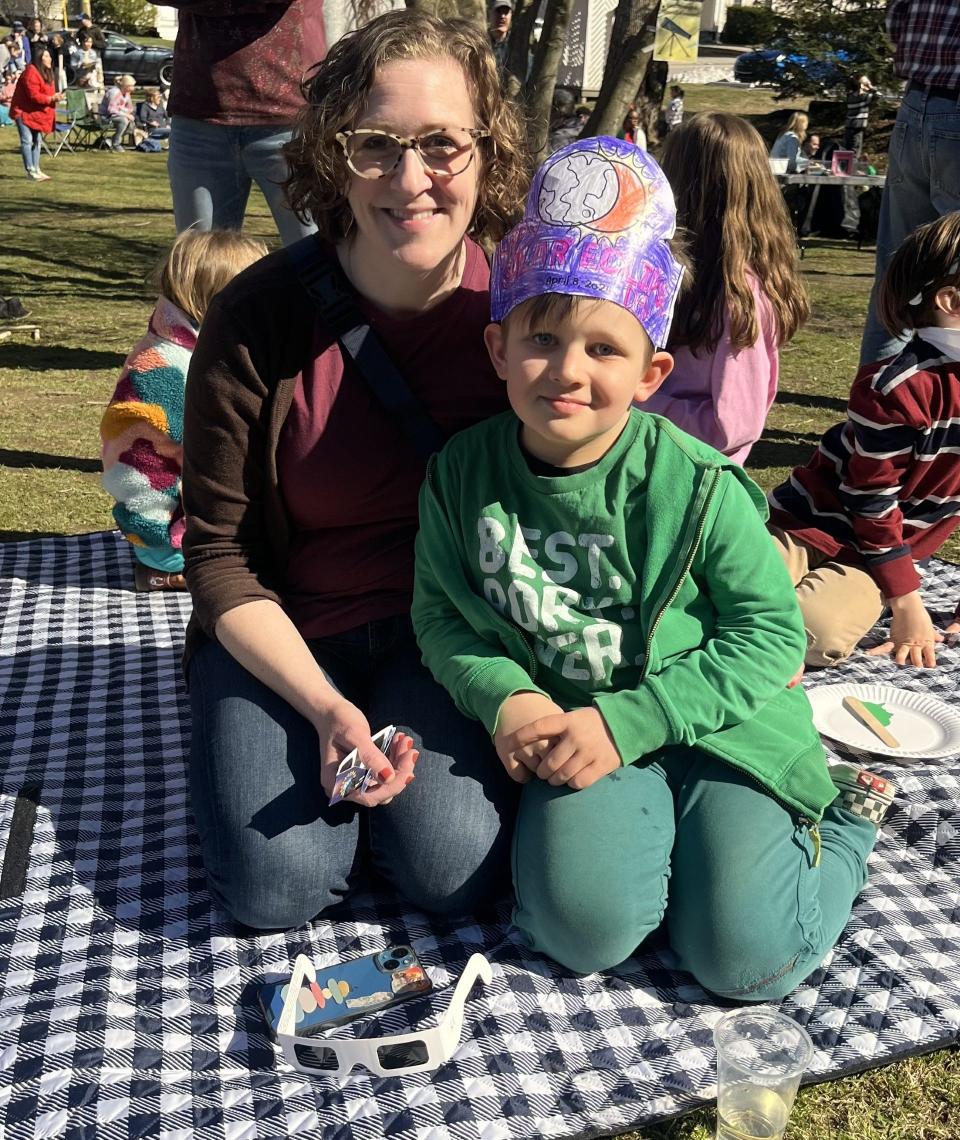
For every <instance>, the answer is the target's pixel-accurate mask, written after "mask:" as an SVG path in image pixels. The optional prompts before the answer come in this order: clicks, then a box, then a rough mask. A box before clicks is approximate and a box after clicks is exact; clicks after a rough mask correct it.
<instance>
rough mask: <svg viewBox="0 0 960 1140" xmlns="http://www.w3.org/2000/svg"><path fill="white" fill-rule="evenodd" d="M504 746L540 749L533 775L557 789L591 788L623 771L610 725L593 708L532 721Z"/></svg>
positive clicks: (515, 749)
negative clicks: (620, 770)
mask: <svg viewBox="0 0 960 1140" xmlns="http://www.w3.org/2000/svg"><path fill="white" fill-rule="evenodd" d="M504 746H505V748H507V749H509V750H511V751H514V752H516V751H518V750H519V751H522V750H523V749H525V748H529V747H534V748H537V749H538V751H539V753H540V757H541V759H540V763H539V764H538V766H537V769H536V772H535V773H534V774H535V775H536V776H537V777H539V779H541V780H546V781H547V783H548V784H552V785H553V786H554V787H560V786H561V785H563V784H566V785H567V787H569V788H574V789H576V790H579V789H582V788H589V787H590V785H591V784H595V783H596V782H597V780H599V779H600V778H601V777H603V776H606V775H609V773H610V772H615V771H616V770H617V769H618V768H620V767H622V765H621V762H620V753H619V752H618V751H617V746H616V745H615V744H614V742H613V737H612V736H611V735H610V730H609V729H608V728H607V722H606V721H605V720H604V719H603V717H602V716H601V715H600V713H599V711H598V710H597V709H595V708H593V706H592V705H591V706H588V707H586V708H582V709H574V710H573V712H568V713H565V712H561V713H559V714H558V715H553V716H545V717H541V718H540V719H539V720H535V721H532V722H531V723H530V724H526V725H524V726H523V727H522V728H520V729H518V730H517V731H516V732H515V733H514V734H513V736H512V737H510V738H509V739H508V740H506V741H504Z"/></svg>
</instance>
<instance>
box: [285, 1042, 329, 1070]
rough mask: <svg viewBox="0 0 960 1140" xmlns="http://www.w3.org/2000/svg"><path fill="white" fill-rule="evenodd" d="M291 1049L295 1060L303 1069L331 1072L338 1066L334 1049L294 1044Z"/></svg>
mask: <svg viewBox="0 0 960 1140" xmlns="http://www.w3.org/2000/svg"><path fill="white" fill-rule="evenodd" d="M293 1051H294V1053H295V1054H296V1057H297V1060H298V1061H299V1062H300V1064H301V1065H302V1066H303V1067H304V1068H305V1069H316V1070H317V1071H318V1072H332V1071H333V1070H334V1069H337V1068H339V1067H340V1062H339V1061H338V1060H337V1054H336V1050H334V1049H323V1048H321V1047H320V1046H319V1045H316V1046H314V1045H294V1047H293Z"/></svg>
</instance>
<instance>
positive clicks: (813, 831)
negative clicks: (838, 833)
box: [641, 471, 820, 867]
mask: <svg viewBox="0 0 960 1140" xmlns="http://www.w3.org/2000/svg"><path fill="white" fill-rule="evenodd" d="M719 482H720V472H719V471H715V472H714V478H713V483H712V485H711V487H710V490H709V491H708V492H707V498H706V500H705V502H704V504H703V510H702V511H701V513H700V519H699V522H698V523H697V530H696V534H695V535H694V539H693V542H692V543H691V545H690V553H689V554H688V555H687V559H686V562H685V563H684V565H683V569H682V570H681V572H680V575H679V576H678V578H677V581H676V584H675V585H674V587H673V589H672V590H671V591H670V594H669V596H668V597H667V600H666V601H665V602H664V603H663V605H662V606H661V607H660V609H659V610H658V611H657V616H656V617H655V618H654V619H653V624H652V625H651V626H650V632H649V633H648V634H647V643H646V656H645V658H644V662H643V677H646V675H647V670H648V669H649V668H650V646H651V645H652V644H653V638H654V635H655V634H656V632H657V627H658V626H659V625H660V620H661V618H662V617H663V615H664V614H665V613H666V612H667V610H668V609H669V608H670V607H671V606H672V605H673V602H674V600H675V599H676V596H677V594H679V593H680V588H681V587H682V586H683V580H684V579H685V578H686V576H687V575H688V574H689V573H690V567H691V566H692V565H693V560H694V558H696V556H697V551H698V550H699V549H700V540H701V539H702V538H703V531H704V528H705V527H706V525H707V515H708V514H709V512H710V504H711V502H713V496H714V494H715V493H716V490H717V484H718V483H719ZM641 679H642V678H641ZM737 771H738V772H740V773H742V774H743V775H744V776H746V778H747V779H748V780H750V781H751V782H752V783H754V784H756V785H757V787H758V788H759V789H760V790H761V791H762V792H764V793H766V794H767V795H769V796H773V798H774V799H775V800H778V802H780V803H783V800H781V799H780V798H779V796H777V795H776V793H775V792H773V791H772V790H771V789H770V788H768V787H767V785H766V784H764V783H763V782H762V781H761V780H758V779H757V777H756V776H753V775H751V774H750V773H749V772H746V771H744V770H743V768H737ZM783 806H784V807H785V808H786V809H787V810H788V811H793V810H795V809H793V808H791V807H790V806H789V805H788V804H784V805H783ZM798 822H799V824H800V826H801V827H805V828H807V829H808V831H809V832H810V838H811V840H812V841H813V866H814V867H819V865H820V827H819V825H818V824H817V823H815V822H814V821H813V820H812V819H809V818H808V817H807V816H805V815H801V816H798Z"/></svg>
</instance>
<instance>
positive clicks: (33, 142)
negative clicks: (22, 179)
mask: <svg viewBox="0 0 960 1140" xmlns="http://www.w3.org/2000/svg"><path fill="white" fill-rule="evenodd" d="M16 122H17V133H18V134H19V135H20V155H21V157H22V158H23V168H24V170H26V172H27V173H28V174H32V173H33V172H34V171H36V170H39V169H40V132H39V131H34V130H31V129H30V127H28V126H27V124H26V123H25V122H24V121H23V119H22V118H20V117H19V116H18V117H17V120H16Z"/></svg>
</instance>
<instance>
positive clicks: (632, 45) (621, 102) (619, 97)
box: [583, 0, 660, 136]
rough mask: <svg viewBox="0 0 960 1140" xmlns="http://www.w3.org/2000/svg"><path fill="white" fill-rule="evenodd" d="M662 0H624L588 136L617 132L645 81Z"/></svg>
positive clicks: (614, 28) (618, 13) (614, 30)
mask: <svg viewBox="0 0 960 1140" xmlns="http://www.w3.org/2000/svg"><path fill="white" fill-rule="evenodd" d="M659 9H660V0H620V2H619V4H617V10H616V12H615V13H614V17H613V30H612V33H611V35H610V50H609V51H608V52H607V62H606V66H605V67H604V69H603V82H602V83H601V85H600V94H599V95H598V96H597V105H596V106H595V107H594V109H593V114H592V115H591V116H590V120H589V122H588V123H587V125H586V127H585V128H584V132H583V133H584V135H585V136H586V135H615V134H616V133H617V131H619V130H620V127H621V125H622V123H623V117H624V115H625V114H626V113H627V107H629V106H630V104H631V103H632V102H633V100H634V98H635V97H636V94H637V92H638V91H639V89H640V85H641V83H643V79H644V75H645V73H646V70H647V65H648V64H649V62H650V60H651V58H652V56H653V40H654V36H655V35H656V17H657V12H658V11H659Z"/></svg>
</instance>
